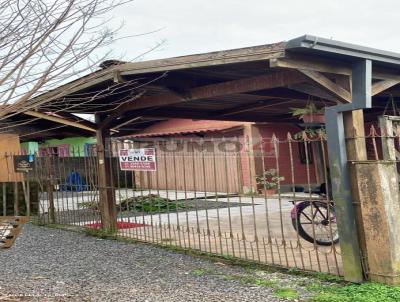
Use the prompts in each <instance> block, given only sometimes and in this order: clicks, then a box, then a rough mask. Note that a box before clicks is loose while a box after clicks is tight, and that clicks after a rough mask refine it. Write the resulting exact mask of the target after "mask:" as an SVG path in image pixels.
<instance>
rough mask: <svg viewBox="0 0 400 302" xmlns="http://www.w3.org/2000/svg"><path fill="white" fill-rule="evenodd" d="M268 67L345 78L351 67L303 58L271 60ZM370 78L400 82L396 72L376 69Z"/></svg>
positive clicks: (336, 62) (341, 63)
mask: <svg viewBox="0 0 400 302" xmlns="http://www.w3.org/2000/svg"><path fill="white" fill-rule="evenodd" d="M269 66H270V67H271V68H286V69H303V70H312V71H318V72H325V73H332V74H340V75H346V76H350V75H351V74H352V71H351V70H352V67H351V65H348V64H344V63H343V62H340V61H335V60H325V59H321V58H315V57H305V56H300V57H298V56H295V57H284V58H272V59H270V60H269ZM372 78H373V79H378V80H399V81H400V75H399V74H398V71H393V70H388V69H384V68H378V67H377V68H374V70H373V72H372Z"/></svg>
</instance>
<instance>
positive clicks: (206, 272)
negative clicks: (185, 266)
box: [191, 268, 214, 277]
mask: <svg viewBox="0 0 400 302" xmlns="http://www.w3.org/2000/svg"><path fill="white" fill-rule="evenodd" d="M213 273H214V270H212V269H209V268H196V269H194V270H192V271H191V274H192V275H194V276H198V277H200V276H204V275H210V274H213Z"/></svg>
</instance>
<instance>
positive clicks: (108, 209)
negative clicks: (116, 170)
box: [96, 115, 117, 232]
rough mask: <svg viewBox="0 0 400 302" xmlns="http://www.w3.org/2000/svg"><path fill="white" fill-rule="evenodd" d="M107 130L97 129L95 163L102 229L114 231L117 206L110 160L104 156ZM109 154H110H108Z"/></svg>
mask: <svg viewBox="0 0 400 302" xmlns="http://www.w3.org/2000/svg"><path fill="white" fill-rule="evenodd" d="M101 120H102V119H101V116H99V115H96V122H97V123H100V122H101ZM109 132H110V131H109V130H107V129H98V130H97V131H96V139H97V165H98V174H99V175H98V180H99V191H100V192H99V193H100V194H99V196H100V204H99V206H100V213H101V221H102V226H103V229H105V230H108V231H111V232H114V231H116V230H117V207H116V204H115V193H114V187H113V183H112V171H111V165H110V160H109V158H107V156H106V148H105V146H106V137H107V136H108V137H109ZM110 152H111V151H110ZM110 156H111V155H110Z"/></svg>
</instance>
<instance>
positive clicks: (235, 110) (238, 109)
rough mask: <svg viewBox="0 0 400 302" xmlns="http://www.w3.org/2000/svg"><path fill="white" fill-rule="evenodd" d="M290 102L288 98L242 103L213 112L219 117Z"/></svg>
mask: <svg viewBox="0 0 400 302" xmlns="http://www.w3.org/2000/svg"><path fill="white" fill-rule="evenodd" d="M290 102H292V100H290V101H282V100H279V102H271V101H260V102H257V103H255V104H249V105H243V106H238V107H235V108H232V109H227V110H223V111H219V112H217V113H216V114H215V116H220V117H223V116H231V115H235V114H239V113H244V112H251V111H254V110H258V109H264V108H268V107H273V106H277V105H281V104H285V103H290ZM213 116H214V115H213Z"/></svg>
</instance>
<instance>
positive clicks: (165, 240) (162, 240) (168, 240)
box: [161, 238, 175, 243]
mask: <svg viewBox="0 0 400 302" xmlns="http://www.w3.org/2000/svg"><path fill="white" fill-rule="evenodd" d="M174 241H175V240H174V239H172V238H163V239H161V242H169V243H171V242H174Z"/></svg>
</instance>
